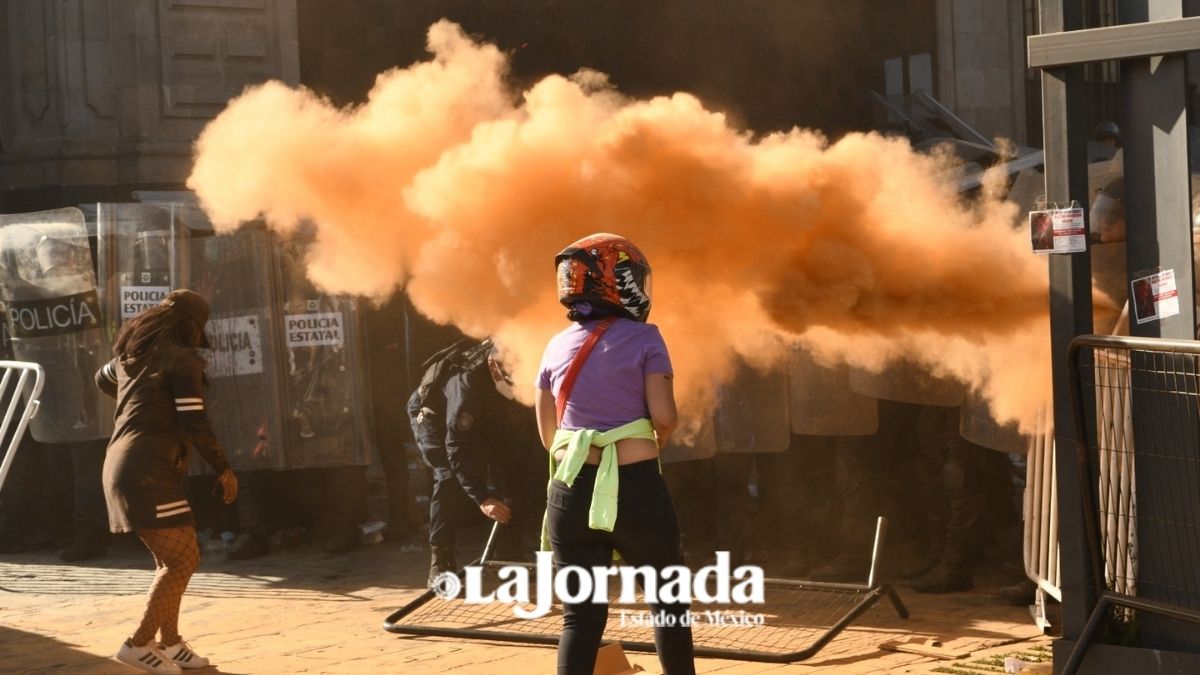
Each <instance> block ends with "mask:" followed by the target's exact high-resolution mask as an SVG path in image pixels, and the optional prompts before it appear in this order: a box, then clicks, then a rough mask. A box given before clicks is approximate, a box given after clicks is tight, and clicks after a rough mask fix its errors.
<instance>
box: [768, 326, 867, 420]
mask: <svg viewBox="0 0 1200 675" xmlns="http://www.w3.org/2000/svg"><path fill="white" fill-rule="evenodd" d="M787 376H788V403H789V406H788V407H789V411H790V412H789V416H790V419H791V427H792V433H794V434H800V435H802V436H870V435H871V434H873V433H875V432H876V431H877V430H878V429H879V405H878V404H877V403H876V402H875V399H873V398H871V397H870V396H864V395H862V394H858V393H855V392H853V391H851V389H850V369H849V368H847V367H845V366H836V367H828V366H823V365H821V364H819V363H817V362H816V360H815V359H813V357H812V355H811V354H809V353H808V352H807V351H806V350H804V349H802V348H800V347H794V348H792V350H791V354H789V356H788V363H787Z"/></svg>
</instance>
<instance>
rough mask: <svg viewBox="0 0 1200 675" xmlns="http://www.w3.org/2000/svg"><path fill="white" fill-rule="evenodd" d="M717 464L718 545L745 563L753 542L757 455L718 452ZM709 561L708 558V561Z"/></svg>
mask: <svg viewBox="0 0 1200 675" xmlns="http://www.w3.org/2000/svg"><path fill="white" fill-rule="evenodd" d="M713 460H714V462H715V464H716V502H717V513H716V544H717V549H718V550H723V551H729V558H730V561H731V563H732V564H734V565H740V564H742V563H743V562H745V560H746V558H747V556H748V555H749V553H750V547H751V545H752V543H753V538H752V536H751V532H750V530H751V525H752V524H753V522H754V519H753V516H752V510H753V505H754V502H753V498H752V497H751V495H750V470H751V468H752V467H753V466H754V455H752V454H749V453H745V454H743V453H718V454H717V455H716V456H715V457H714V458H713ZM706 562H707V561H706Z"/></svg>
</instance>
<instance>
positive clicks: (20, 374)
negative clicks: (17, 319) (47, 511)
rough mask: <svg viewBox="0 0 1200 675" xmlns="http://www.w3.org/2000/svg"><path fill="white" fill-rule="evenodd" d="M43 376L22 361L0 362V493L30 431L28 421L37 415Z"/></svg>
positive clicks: (38, 369) (43, 380)
mask: <svg viewBox="0 0 1200 675" xmlns="http://www.w3.org/2000/svg"><path fill="white" fill-rule="evenodd" d="M45 380H46V376H45V374H44V373H43V372H42V367H41V366H39V365H38V364H36V363H24V362H22V361H0V415H3V420H2V421H0V448H3V450H4V454H3V456H2V457H3V458H2V459H0V490H3V489H4V481H5V480H6V479H7V478H8V472H9V470H10V469H11V468H12V463H13V458H14V457H16V455H17V450H18V448H19V447H20V445H21V439H22V438H23V437H24V436H25V430H26V429H27V428H28V427H29V420H31V419H33V416H34V415H36V414H37V410H38V397H39V396H41V395H42V387H43V386H45V384H46V382H45Z"/></svg>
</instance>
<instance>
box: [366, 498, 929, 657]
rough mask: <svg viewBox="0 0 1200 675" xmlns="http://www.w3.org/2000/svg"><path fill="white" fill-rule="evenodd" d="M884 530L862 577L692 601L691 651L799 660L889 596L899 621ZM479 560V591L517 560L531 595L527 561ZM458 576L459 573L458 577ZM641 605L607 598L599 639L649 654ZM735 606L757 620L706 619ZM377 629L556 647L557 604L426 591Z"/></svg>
mask: <svg viewBox="0 0 1200 675" xmlns="http://www.w3.org/2000/svg"><path fill="white" fill-rule="evenodd" d="M886 529H887V521H886V520H885V519H883V518H880V519H879V523H878V525H877V527H876V531H875V543H874V547H873V550H872V557H871V570H870V573H869V574H868V577H867V580H866V583H863V584H843V583H823V582H813V581H796V580H790V579H766V580H765V584H764V585H765V600H766V602H765V603H764V604H762V605H742V606H719V605H704V606H698V605H696V604H693V606H692V609H691V611H692V613H693V614H694V615H697V621H698V622H699V623H697V625H696V626H694V627H693V631H692V639H693V642H694V645H695V655H696V656H700V657H714V658H723V659H737V660H743V661H761V662H770V663H788V662H794V661H803V660H805V659H808V658H811V657H812V656H814V655H815V654H816V653H817V652H819V651H820V650H821V649H822V648H823V647H824V646H825V645H827V644H828V643H829V642H830V641H831V640H833V638H835V637H836V636H837V635H838V633H841V632H842V631H843V630H844V629H845V628H846V627H848V626H849V625H850V624H851V623H853V622H854V620H855V619H857V618H858V617H859V616H861V615H862V614H863V613H864V612H866V611H867V610H868V609H870V608H871V607H872V606H874V605H875V603H877V602H879V600H880V599H882V598H884V597H887V598H888V600H890V601H891V603H892V605H893V606H894V607H895V609H896V612H897V614H899V615H900V617H901V618H904V619H907V618H908V610H907V609H906V608H905V606H904V603H903V602H901V600H900V597H899V596H898V595H897V594H896V591H895V590H894V589H893V588H892V587H891V586H889V585H886V584H880V583H879V582H878V578H877V576H876V569H877V566H878V562H879V556H880V555H881V553H882V546H883V540H884V535H885V533H886ZM493 532H494V528H493ZM481 561H482V562H481ZM481 561H476V562H475V563H472V566H480V567H482V568H483V572H482V576H483V578H484V580H485V582H486V584H487V585H486V586H485V588H484V592H485V594H486V593H490V592H492V591H494V590H495V589H496V587H497V586H498V585H499V583H500V579H499V578H498V576H497V573H498V571H499V570H500V568H502V567H505V566H508V565H520V566H524V567H525V568H527V569H528V570H529V572H530V580H531V584H530V597H531V598H536V597H537V595H536V585H535V583H536V575H535V574H534V571H535V569H536V568H535V566H534V565H531V564H528V563H507V562H502V561H491V560H488V550H487V547H485V549H484V554H483V556H482V557H481ZM462 574H463V573H462V571H460V573H459V577H461V576H462ZM646 610H647V605H646V604H644V603H641V604H625V605H622V604H618V603H616V602H613V603H610V605H609V619H608V625H607V627H606V629H605V634H604V638H605V640H606V641H609V642H620V643H621V645H622V647H623V648H624V649H625V650H627V651H639V652H654V651H655V647H654V637H653V629H652V627H651V626H649V625H639V620H638V619H637V617H641V616H644V615H645V614H648V612H647V611H646ZM743 611H744V612H745V613H746V614H760V613H761V614H763V615H764V616H763V624H762V625H752V626H746V625H741V624H735V623H732V622H731V623H729V624H727V625H721V624H720V623H715V624H714V623H711V622H710V621H711V620H716V621H718V622H719V621H721V620H722V619H736V618H737V617H739V616H742V615H741V614H740V613H741V612H743ZM707 613H711V614H707ZM642 623H643V624H644V622H642ZM701 624H703V626H702V627H701ZM383 627H384V630H386V631H388V632H391V633H400V634H408V635H429V636H440V637H457V638H466V639H478V640H497V641H503V642H519V643H524V644H541V645H556V644H558V639H559V635H561V633H562V607H561V605H559V604H558V603H555V604H554V605H553V607H552V609H551V611H550V613H549V614H547V615H546V616H543V617H541V618H538V619H521V618H518V617H517V616H515V615H514V613H513V611H512V606H511V605H509V604H506V603H500V602H492V603H488V604H467V603H465V602H463V600H462V599H460V598H457V597H454V598H451V599H443V598H441V597H439V595H438V594H437V593H435V592H434V591H433V590H429V591H426V592H425V593H424V594H422V595H421V596H420V597H418V598H417V599H415V600H413V601H412V602H410V603H409V604H407V605H405V606H404V607H403V608H401V609H399V610H397V611H396V612H394V613H393V614H392V615H391V616H389V617H388V618H387V619H386V620H385V621H384V623H383Z"/></svg>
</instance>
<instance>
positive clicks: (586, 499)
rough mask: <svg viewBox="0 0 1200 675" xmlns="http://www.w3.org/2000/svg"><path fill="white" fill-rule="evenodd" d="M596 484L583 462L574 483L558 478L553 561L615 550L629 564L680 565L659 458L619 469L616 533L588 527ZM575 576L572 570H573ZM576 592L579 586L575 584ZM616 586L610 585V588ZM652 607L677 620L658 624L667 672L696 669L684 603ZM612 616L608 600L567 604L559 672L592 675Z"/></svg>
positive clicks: (598, 559)
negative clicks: (667, 626)
mask: <svg viewBox="0 0 1200 675" xmlns="http://www.w3.org/2000/svg"><path fill="white" fill-rule="evenodd" d="M595 484H596V467H595V466H592V465H587V464H585V465H584V466H583V469H582V470H581V471H580V472H579V476H578V477H577V478H576V479H575V484H574V485H573V486H571V487H567V485H566V483H562V482H560V481H554V482H553V484H552V487H551V489H550V495H549V499H548V504H547V513H548V516H547V517H548V526H549V530H550V544H551V546H552V547H553V549H554V563H555V568H556V569H557V568H559V567H562V566H564V565H577V566H580V567H584V568H591V567H594V566H600V567H606V566H608V565H611V564H612V553H613V549H616V550H618V551H620V553H621V557H622V558H623V559H624V560H625V561H626V562H627V563H629V564H630V565H634V566H636V567H641V566H643V565H649V566H650V567H653V568H655V569H658V570H662V569H663V568H665V567H667V566H668V565H682V564H683V552H682V550H681V549H680V546H679V523H678V521H677V520H676V518H675V508H674V507H673V506H672V505H671V496H670V495H669V494H668V493H667V484H666V483H665V482H664V481H663V479H662V476H661V475H660V474H659V472H658V462H656V461H654V460H647V461H645V462H637V463H635V464H627V465H625V466H622V467H620V469H619V487H618V491H617V522H616V525H615V527H613V531H612V532H605V531H603V530H593V529H591V528H589V527H588V509H589V508H590V506H591V503H592V490H593V488H594V487H595ZM570 578H571V579H572V580H574V575H572V577H570ZM571 592H572V593H575V592H578V589H576V588H572V589H571ZM610 592H611V588H610ZM651 609H652V610H653V611H654V612H655V613H659V612H662V613H664V614H665V615H670V616H674V617H675V627H673V628H666V627H658V628H655V629H654V643H655V646H656V647H657V650H658V659H659V662H660V663H661V664H662V667H663V672H664V673H665V674H666V675H688V674H690V673H695V672H696V666H695V664H694V662H693V660H692V629H691V628H690V627H689V626H686V625H685V624H686V623H687V622H686V621H685V620H684V618H685V617H686V616H687V614H688V609H689V608H688V605H687V604H686V603H674V604H663V603H655V604H653V605H651ZM607 621H608V604H607V603H605V604H596V603H591V602H583V603H576V604H565V605H564V606H563V633H562V637H561V638H560V639H559V641H558V673H559V675H590V674H591V672H592V669H593V668H594V667H595V663H596V650H597V649H599V648H600V640H601V638H602V637H603V636H604V625H605V624H606V623H607Z"/></svg>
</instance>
